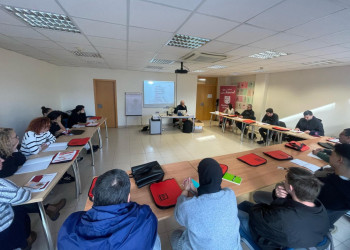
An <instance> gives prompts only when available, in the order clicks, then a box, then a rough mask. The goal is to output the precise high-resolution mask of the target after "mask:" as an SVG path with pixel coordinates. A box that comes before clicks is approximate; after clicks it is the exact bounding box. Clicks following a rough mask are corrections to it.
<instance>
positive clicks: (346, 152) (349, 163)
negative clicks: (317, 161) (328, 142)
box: [334, 144, 350, 168]
mask: <svg viewBox="0 0 350 250" xmlns="http://www.w3.org/2000/svg"><path fill="white" fill-rule="evenodd" d="M334 152H336V153H337V154H338V155H340V156H342V157H343V158H345V166H346V167H347V168H350V144H336V145H335V146H334Z"/></svg>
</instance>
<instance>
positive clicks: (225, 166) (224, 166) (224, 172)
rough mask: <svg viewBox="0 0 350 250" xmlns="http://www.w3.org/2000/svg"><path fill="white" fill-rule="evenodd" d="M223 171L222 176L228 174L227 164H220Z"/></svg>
mask: <svg viewBox="0 0 350 250" xmlns="http://www.w3.org/2000/svg"><path fill="white" fill-rule="evenodd" d="M220 167H221V170H222V176H224V174H226V172H227V169H228V166H227V165H225V164H220Z"/></svg>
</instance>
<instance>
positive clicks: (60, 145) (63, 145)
mask: <svg viewBox="0 0 350 250" xmlns="http://www.w3.org/2000/svg"><path fill="white" fill-rule="evenodd" d="M67 148H68V142H55V143H52V144H50V145H49V147H48V148H47V149H45V150H43V152H50V151H61V150H66V149H67Z"/></svg>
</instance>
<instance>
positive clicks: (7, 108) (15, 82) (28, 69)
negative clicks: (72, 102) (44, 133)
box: [0, 48, 61, 136]
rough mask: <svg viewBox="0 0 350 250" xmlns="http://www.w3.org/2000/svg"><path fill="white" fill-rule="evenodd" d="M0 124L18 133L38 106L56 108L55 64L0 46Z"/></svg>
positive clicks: (38, 114) (22, 131) (38, 108)
mask: <svg viewBox="0 0 350 250" xmlns="http://www.w3.org/2000/svg"><path fill="white" fill-rule="evenodd" d="M0 76H1V78H0V86H1V90H0V106H1V108H0V127H12V128H15V130H16V132H17V134H18V135H19V136H22V135H23V134H24V131H25V129H26V128H27V126H28V124H29V122H30V121H31V120H32V119H33V118H35V117H38V116H41V106H43V105H44V106H48V107H51V108H53V109H60V108H61V102H60V98H59V97H60V91H61V90H60V86H59V85H58V84H57V77H58V71H57V66H54V65H52V64H49V63H46V62H43V61H40V60H36V59H33V58H31V57H27V56H23V55H20V54H17V53H15V52H11V51H8V50H4V49H1V48H0Z"/></svg>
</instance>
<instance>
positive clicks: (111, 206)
mask: <svg viewBox="0 0 350 250" xmlns="http://www.w3.org/2000/svg"><path fill="white" fill-rule="evenodd" d="M93 195H94V198H93V206H92V208H91V209H90V210H88V211H79V212H75V213H73V214H71V215H70V216H69V217H68V218H67V219H66V221H65V222H64V223H63V225H62V227H61V229H60V231H59V233H58V239H57V247H58V249H71V250H73V249H86V250H88V249H93V250H102V249H128V250H133V249H135V250H136V249H138V250H139V249H145V250H148V249H160V247H161V246H160V239H159V237H158V235H157V227H158V221H157V218H156V216H155V215H154V213H153V212H152V210H151V209H150V207H149V206H148V205H139V204H137V203H135V202H130V180H129V177H128V175H127V174H126V173H125V171H123V170H120V169H112V170H110V171H107V172H106V173H104V174H103V175H101V176H99V177H98V179H97V181H96V185H95V187H94V189H93Z"/></svg>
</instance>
